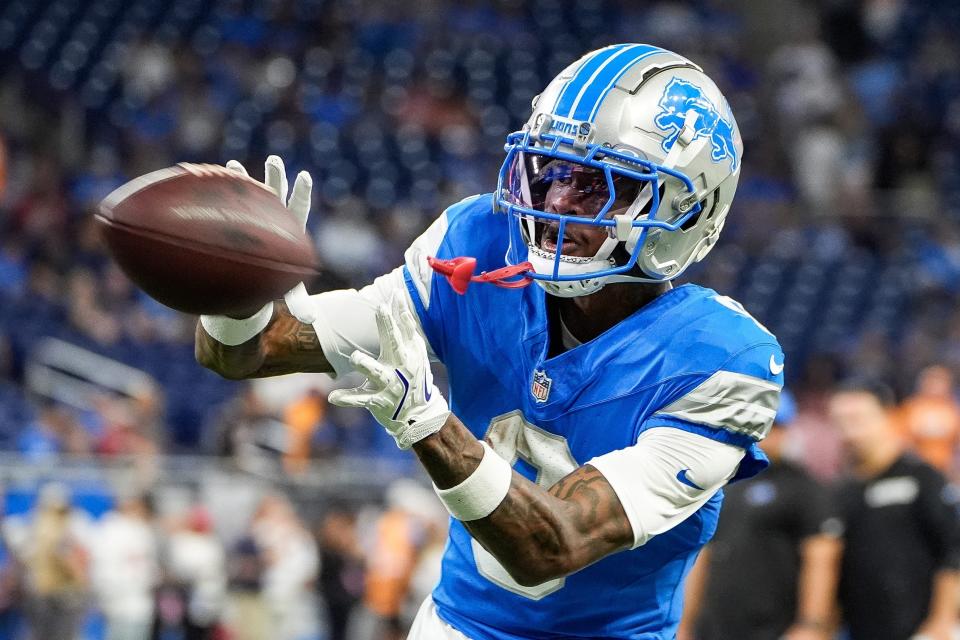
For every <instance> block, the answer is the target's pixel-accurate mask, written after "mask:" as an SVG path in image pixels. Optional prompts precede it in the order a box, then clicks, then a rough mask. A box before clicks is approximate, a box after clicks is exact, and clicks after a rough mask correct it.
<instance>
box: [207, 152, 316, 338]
mask: <svg viewBox="0 0 960 640" xmlns="http://www.w3.org/2000/svg"><path fill="white" fill-rule="evenodd" d="M227 168H228V169H232V170H233V171H236V172H238V173H242V174H243V175H245V176H248V175H249V174H248V173H247V170H246V169H244V168H243V165H242V164H240V163H239V162H237V161H236V160H230V161H229V162H227ZM263 175H264V180H263V182H264V184H265V185H267V187H269V188H270V189H271V190H273V192H274V193H276V194H277V196H278V197H279V198H280V201H281V202H283V203H285V204H286V206H287V210H288V211H289V212H290V213H291V214H292V215H293V216H294V217H295V218H296V220H297V222H299V223H300V228H301V229H306V228H307V216H308V215H310V189H311V188H313V178H311V177H310V174H309V173H307V172H306V171H301V172H300V173H298V174H297V179H296V181H295V182H294V183H293V194H292V195H291V196H290V200H289V201H288V200H287V191H288V188H289V185H288V183H287V171H286V169H285V168H284V166H283V160H281V159H280V158H279V157H278V156H269V157H268V158H267V161H266V163H264V169H263ZM283 299H284V301H285V302H286V303H287V309H289V311H290V313H291V315H293V317H295V318H296V319H297V320H299V321H300V322H303V323H304V324H313V323H314V322H316V321H317V318H318V315H317V311H316V309H315V307H314V305H313V304H312V303H311V302H310V294H308V293H307V288H306V287H305V286H304V284H303V283H302V282H301V283H300V284H298V285H297V286H295V287H294V288H293V289H291V290H290V291H288V292H287V293H286V294H285V295H284V296H283ZM272 317H273V302H268V303H267V304H265V305H264V306H263V308H261V309H260V310H259V311H257V312H256V313H255V314H253V315H252V316H250V317H249V318H241V319H236V318H228V317H227V316H210V315H202V316H200V323H201V324H202V325H203V328H204V330H206V332H207V333H208V334H209V335H210V336H211V337H213V338H214V339H215V340H218V341H219V342H221V343H223V344H226V345H230V346H234V345H238V344H242V343H244V342H246V341H247V340H249V339H251V338H253V337H254V336H255V335H257V334H258V333H260V332H261V331H263V330H264V329H266V327H267V325H268V324H270V319H271V318H272Z"/></svg>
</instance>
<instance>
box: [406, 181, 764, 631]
mask: <svg viewBox="0 0 960 640" xmlns="http://www.w3.org/2000/svg"><path fill="white" fill-rule="evenodd" d="M490 202H491V200H490V196H477V197H475V198H470V199H467V200H465V201H463V202H461V203H459V204H457V205H454V206H452V207H450V208H449V209H448V210H447V211H446V212H445V217H444V218H441V220H439V221H438V222H437V223H435V225H434V226H433V227H432V228H431V230H429V231H428V232H427V233H426V234H425V235H424V237H422V238H421V239H420V241H418V243H419V245H420V246H419V247H418V245H414V248H413V249H411V252H408V259H407V265H406V267H405V273H404V275H405V278H406V281H407V288H408V290H409V292H410V295H411V297H412V298H413V301H414V306H415V307H416V308H417V312H418V314H419V316H420V321H421V324H422V326H423V329H424V333H425V334H426V337H427V339H428V341H429V343H430V346H431V347H432V349H433V351H434V353H435V354H436V355H437V357H438V358H439V359H440V360H441V361H442V362H443V363H444V364H445V365H446V367H447V371H448V375H449V380H450V405H451V410H452V411H453V412H454V413H455V414H456V415H457V416H458V417H459V418H460V419H461V420H462V421H463V423H464V424H465V425H466V426H467V427H468V428H469V429H470V431H471V432H472V433H473V434H474V435H475V436H477V437H478V438H483V437H485V436H486V437H488V438H489V439H490V440H491V441H492V442H493V443H494V448H495V449H496V450H497V452H498V453H500V454H501V455H505V456H506V457H507V458H508V459H513V460H515V462H514V469H516V470H517V471H518V472H519V473H521V474H523V475H524V476H526V477H527V478H530V479H531V480H534V481H536V482H538V483H539V484H540V485H542V486H545V487H547V486H550V485H552V484H554V483H555V482H556V481H557V480H559V479H560V478H562V477H563V476H565V475H567V474H568V473H570V472H572V471H573V470H574V469H576V468H577V467H579V466H582V465H583V464H585V463H586V462H587V461H588V460H590V459H591V458H593V457H595V456H599V455H602V454H605V453H609V452H611V451H615V450H618V449H623V448H625V447H629V446H631V445H634V444H636V442H637V438H638V436H639V434H640V433H641V432H642V431H644V430H645V429H649V428H652V427H663V426H667V427H674V428H677V429H683V430H687V431H692V432H696V433H699V434H702V435H706V436H707V437H710V438H713V439H716V440H720V441H723V442H727V443H732V444H735V445H738V446H741V447H743V448H744V449H745V450H746V452H747V453H746V457H745V458H744V459H743V462H742V463H741V465H740V468H739V470H738V472H737V476H736V478H735V479H739V478H745V477H749V476H751V475H754V474H756V473H758V472H759V471H761V470H762V469H763V468H764V467H765V466H766V464H767V461H766V458H765V457H764V455H763V453H762V451H761V450H760V449H759V448H758V447H757V445H756V442H757V440H759V439H760V438H762V437H763V435H765V433H766V430H767V429H768V428H769V424H770V421H771V420H772V411H774V410H775V408H776V407H775V406H774V407H773V408H772V409H771V408H770V407H756V408H755V410H754V409H751V408H749V407H750V405H749V402H748V401H747V400H745V398H746V396H744V397H743V398H740V397H738V394H743V393H746V392H744V391H743V387H738V384H739V382H738V381H743V380H752V381H755V383H756V384H758V385H761V386H762V385H767V386H768V387H775V388H778V387H779V386H782V363H783V355H782V351H781V350H780V347H779V345H778V344H777V341H776V339H775V338H774V336H773V335H771V334H770V333H769V332H768V331H767V330H766V329H764V328H763V327H762V326H761V325H759V324H758V323H757V322H756V320H754V319H753V318H752V317H750V315H749V314H747V313H746V312H745V311H744V310H743V309H742V307H740V306H739V305H738V304H737V303H736V302H734V301H732V300H730V299H729V298H725V297H723V296H719V295H718V294H717V293H716V292H714V291H712V290H710V289H705V288H702V287H698V286H695V285H683V286H680V287H677V288H675V289H673V290H671V291H669V292H667V293H664V294H663V295H661V296H659V297H658V298H656V299H655V300H653V301H652V302H650V303H649V304H647V305H646V306H644V307H642V308H641V309H639V310H638V311H636V312H635V313H633V314H632V315H631V316H629V317H628V318H626V319H625V320H623V321H622V322H620V323H619V324H617V325H616V326H614V327H612V328H610V329H609V330H607V331H606V332H604V333H603V334H601V335H600V336H598V337H596V338H595V339H593V340H591V341H589V342H586V343H584V344H582V345H579V346H577V347H575V348H573V349H570V350H568V351H565V352H563V353H560V354H559V355H555V356H553V357H548V333H549V332H548V329H547V301H546V295H547V294H546V293H545V292H544V291H543V290H542V289H541V288H540V287H537V286H529V287H526V288H523V289H502V288H497V287H494V286H491V285H478V284H475V285H473V286H472V287H471V288H470V290H469V291H468V292H467V293H466V295H458V294H456V293H455V292H454V291H453V289H452V288H451V287H450V286H449V284H448V283H447V282H446V281H445V280H444V279H443V278H442V277H430V275H429V272H428V271H426V270H425V269H424V267H423V266H422V264H421V261H420V260H419V259H418V257H422V256H418V253H422V252H435V255H437V257H439V258H453V257H456V256H473V257H476V258H477V263H478V269H479V270H492V269H495V268H497V267H500V266H502V265H503V255H504V250H505V247H506V246H507V224H508V223H507V221H506V220H505V219H497V218H494V214H493V213H491V205H490ZM425 245H429V246H425ZM738 406H739V407H740V409H736V408H735V407H738ZM743 407H747V408H746V409H744V408H743ZM511 454H512V455H511ZM721 501H722V493H717V494H716V495H714V496H713V497H712V498H711V499H710V500H709V501H708V502H707V503H706V504H705V505H704V506H703V507H701V508H700V509H699V510H698V511H697V512H696V513H695V514H694V515H693V516H691V517H689V518H687V519H686V520H684V521H683V522H682V523H680V524H679V525H677V526H675V527H674V528H672V529H670V530H669V531H667V532H665V533H662V534H660V535H657V536H654V537H653V538H651V539H650V540H649V541H647V542H646V544H644V545H642V546H640V547H638V548H636V549H633V550H630V551H624V552H621V553H616V554H613V555H611V556H608V557H607V558H604V559H603V560H601V561H599V562H597V563H595V564H593V565H591V566H589V567H587V568H585V569H582V570H581V571H578V572H576V573H574V574H572V575H569V576H566V577H565V578H562V579H558V580H552V581H550V582H548V583H545V584H543V585H539V586H537V587H530V588H528V587H523V586H520V585H519V584H517V583H516V582H514V581H513V580H512V579H511V578H510V576H509V575H508V574H507V572H506V571H505V570H504V569H503V567H502V566H501V565H500V564H499V563H498V562H497V561H496V559H495V558H493V556H492V555H490V554H489V553H488V552H487V551H485V550H484V549H483V548H482V547H481V546H480V545H479V544H478V543H477V542H476V541H474V540H473V539H472V538H471V537H470V535H469V533H468V532H467V530H466V529H465V528H464V526H463V525H462V524H461V523H460V522H459V521H457V520H452V521H451V528H450V539H449V542H448V544H447V547H446V550H445V553H444V556H443V567H442V577H441V580H440V583H439V585H438V586H437V588H436V590H435V591H434V593H433V598H434V601H435V603H436V606H437V612H438V614H439V616H440V617H441V618H442V619H443V620H444V621H446V622H447V623H449V624H450V625H451V626H453V627H454V628H456V629H458V630H460V631H461V632H463V633H464V634H466V635H467V636H469V637H470V638H472V639H474V640H486V639H496V640H507V639H510V640H513V639H520V638H524V639H528V638H531V639H532V638H537V639H540V638H544V639H546V638H634V639H642V640H654V639H656V640H667V639H672V638H674V636H675V634H676V627H677V623H678V621H679V618H680V611H681V601H682V591H683V589H682V585H683V579H684V576H685V575H686V573H687V572H688V570H689V569H690V567H691V565H692V564H693V561H694V560H695V558H696V555H697V553H698V551H699V550H700V548H701V547H702V546H703V545H704V544H705V543H706V542H707V541H708V540H709V539H710V537H711V536H712V535H713V532H714V530H715V528H716V524H717V518H718V515H719V512H720V504H721Z"/></svg>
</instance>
